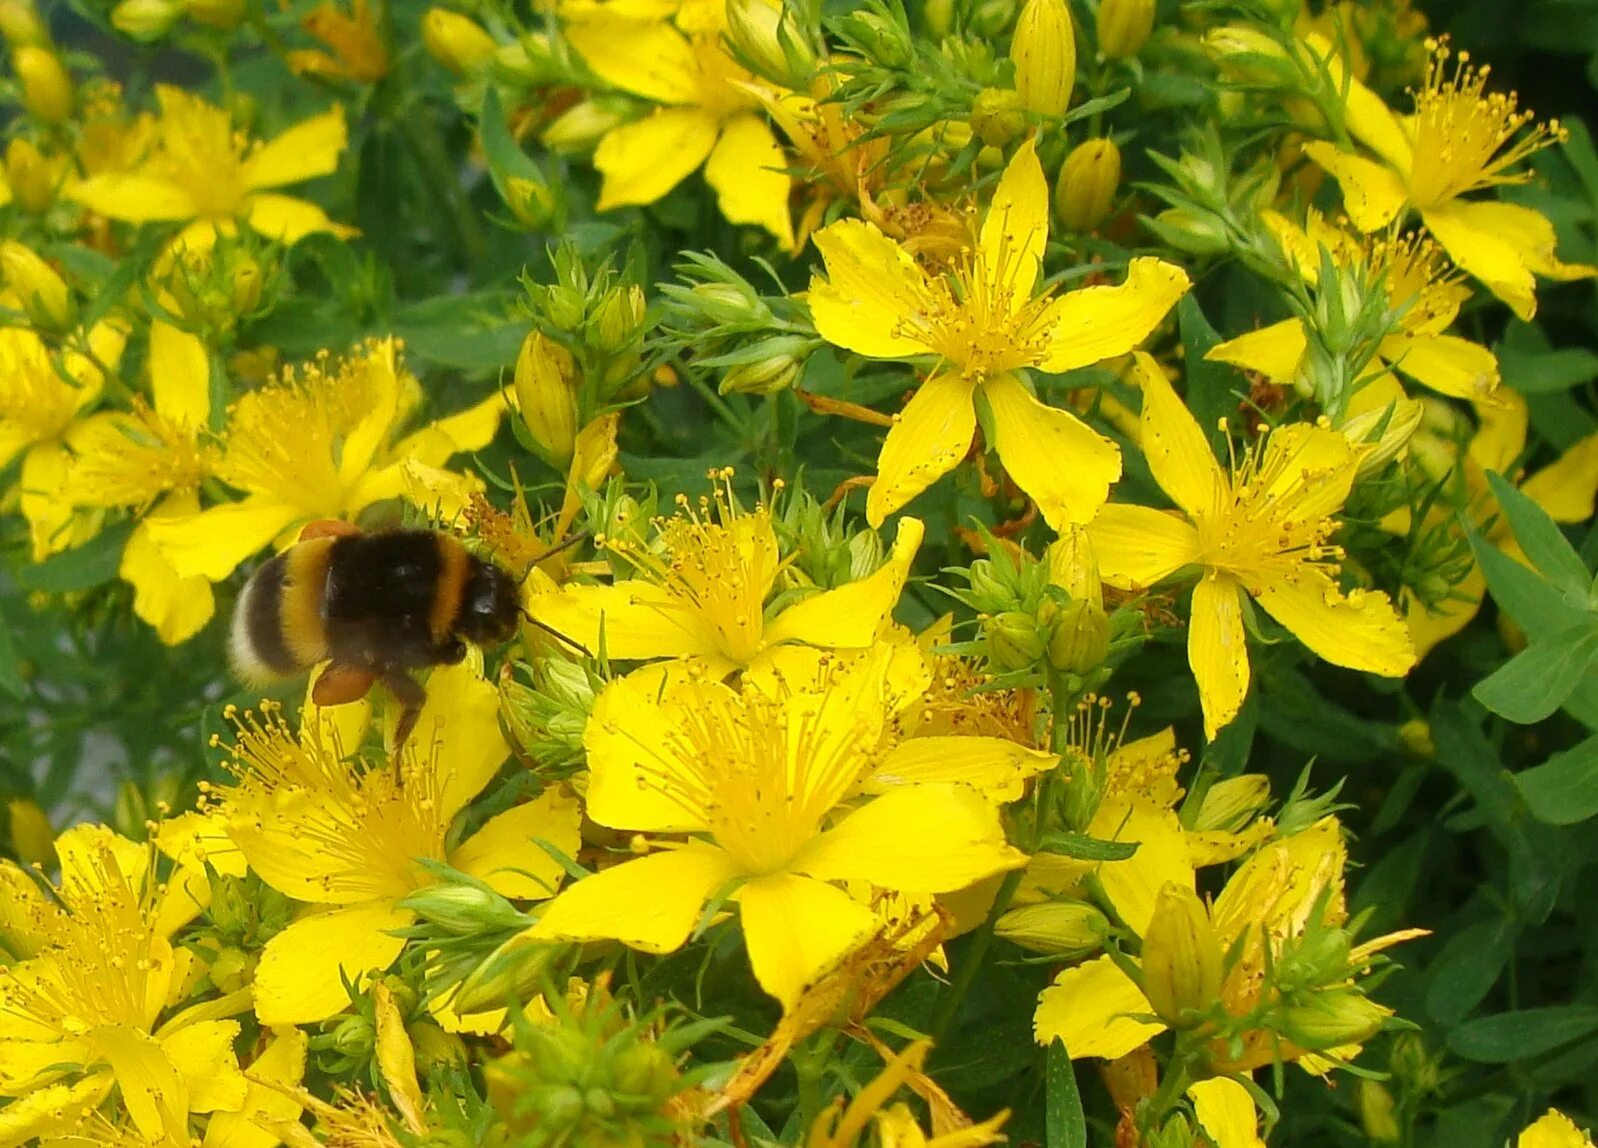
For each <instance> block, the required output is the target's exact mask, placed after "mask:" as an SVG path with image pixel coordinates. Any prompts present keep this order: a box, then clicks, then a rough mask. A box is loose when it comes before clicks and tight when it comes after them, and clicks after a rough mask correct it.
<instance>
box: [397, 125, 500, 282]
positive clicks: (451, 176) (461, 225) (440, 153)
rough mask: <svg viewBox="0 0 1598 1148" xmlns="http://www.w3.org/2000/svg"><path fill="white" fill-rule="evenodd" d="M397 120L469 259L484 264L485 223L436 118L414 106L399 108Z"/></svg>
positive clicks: (428, 187) (473, 263)
mask: <svg viewBox="0 0 1598 1148" xmlns="http://www.w3.org/2000/svg"><path fill="white" fill-rule="evenodd" d="M394 123H395V125H396V126H397V127H398V128H399V130H400V135H401V137H402V138H403V139H404V140H405V142H406V144H408V145H409V146H410V149H411V154H412V156H413V158H414V159H415V160H416V166H417V167H418V168H419V169H420V171H421V176H422V181H423V182H424V183H425V184H426V185H427V191H428V194H429V195H431V196H432V198H433V199H434V200H435V201H436V202H437V203H438V205H439V208H440V209H441V210H444V211H447V212H448V213H449V215H450V217H451V219H452V220H453V222H454V224H455V236H456V240H457V242H458V243H459V245H460V251H461V254H462V256H463V257H464V258H465V261H466V262H467V263H468V264H470V265H474V266H475V265H476V264H478V263H481V262H482V260H483V258H484V256H485V254H486V253H487V250H488V242H487V240H486V239H485V238H484V236H483V227H482V223H481V222H480V221H479V220H478V218H477V216H476V215H475V214H473V212H472V208H471V204H470V203H468V202H467V201H466V193H465V191H464V190H463V189H462V188H461V185H460V179H459V175H460V173H459V171H458V169H457V166H456V165H455V163H453V162H452V161H451V160H450V157H449V152H448V151H447V149H446V148H445V147H444V141H443V140H441V139H440V138H439V135H438V130H437V128H436V127H435V126H434V124H433V121H432V120H431V119H429V118H428V117H427V115H426V114H425V113H424V112H423V111H422V109H413V110H412V111H411V112H409V113H408V112H407V111H406V110H405V109H398V114H397V115H396V116H395V117H394Z"/></svg>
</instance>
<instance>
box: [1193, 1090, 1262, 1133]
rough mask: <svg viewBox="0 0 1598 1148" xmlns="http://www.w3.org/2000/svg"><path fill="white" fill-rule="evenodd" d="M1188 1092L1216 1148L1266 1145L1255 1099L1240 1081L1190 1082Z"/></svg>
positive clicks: (1195, 1112)
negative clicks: (1261, 1132) (1262, 1138)
mask: <svg viewBox="0 0 1598 1148" xmlns="http://www.w3.org/2000/svg"><path fill="white" fill-rule="evenodd" d="M1187 1094H1188V1096H1189V1097H1190V1098H1191V1099H1192V1101H1193V1115H1194V1116H1196V1117H1198V1122H1199V1125H1200V1126H1201V1127H1202V1128H1203V1129H1204V1132H1205V1135H1207V1136H1208V1137H1209V1138H1210V1139H1211V1140H1213V1141H1214V1142H1215V1148H1265V1141H1263V1140H1261V1139H1260V1134H1259V1112H1258V1110H1256V1109H1255V1107H1254V1098H1253V1097H1252V1096H1250V1095H1249V1093H1248V1089H1246V1088H1244V1087H1243V1086H1242V1085H1241V1084H1239V1083H1238V1082H1237V1081H1235V1080H1231V1079H1228V1078H1227V1077H1224V1076H1216V1077H1212V1078H1211V1079H1209V1080H1201V1081H1199V1082H1198V1083H1197V1084H1190V1085H1188V1089H1187Z"/></svg>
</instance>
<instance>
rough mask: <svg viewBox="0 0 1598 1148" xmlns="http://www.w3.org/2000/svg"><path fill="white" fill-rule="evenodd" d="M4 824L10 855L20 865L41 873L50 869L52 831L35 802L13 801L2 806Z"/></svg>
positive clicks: (20, 798) (24, 799) (48, 819)
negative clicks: (4, 814)
mask: <svg viewBox="0 0 1598 1148" xmlns="http://www.w3.org/2000/svg"><path fill="white" fill-rule="evenodd" d="M6 820H7V823H8V824H7V829H8V831H9V833H8V836H9V838H10V841H11V852H12V853H14V854H15V855H16V858H17V860H18V861H21V862H22V863H23V864H24V865H37V866H38V867H39V868H41V869H49V868H52V867H54V865H55V863H56V855H55V830H54V829H52V828H51V827H50V818H49V816H48V815H47V814H46V813H45V811H44V810H43V809H40V808H39V803H38V802H37V801H30V800H28V799H27V798H25V797H13V798H12V799H11V800H10V801H8V802H6Z"/></svg>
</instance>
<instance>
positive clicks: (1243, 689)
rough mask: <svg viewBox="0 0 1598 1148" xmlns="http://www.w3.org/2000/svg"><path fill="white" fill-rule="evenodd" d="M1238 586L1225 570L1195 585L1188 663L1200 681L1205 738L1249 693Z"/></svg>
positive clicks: (1211, 737)
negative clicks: (1223, 572)
mask: <svg viewBox="0 0 1598 1148" xmlns="http://www.w3.org/2000/svg"><path fill="white" fill-rule="evenodd" d="M1241 595H1242V587H1240V586H1239V585H1238V584H1237V580H1236V579H1234V578H1231V577H1229V576H1227V575H1225V574H1214V573H1212V574H1206V575H1205V576H1204V577H1203V578H1201V579H1199V582H1198V584H1197V585H1196V586H1194V587H1193V619H1192V622H1191V623H1190V624H1189V626H1188V633H1187V664H1188V665H1189V666H1190V667H1191V668H1192V670H1193V679H1194V681H1196V682H1197V683H1198V691H1199V705H1200V707H1201V708H1202V709H1203V710H1204V737H1205V739H1206V740H1208V741H1214V740H1215V735H1216V734H1217V733H1218V732H1220V729H1221V727H1222V726H1224V725H1229V724H1230V723H1231V721H1232V719H1233V718H1235V717H1236V716H1237V712H1238V711H1239V710H1240V709H1242V708H1243V699H1244V698H1246V697H1247V696H1248V681H1249V670H1248V642H1247V639H1246V638H1245V636H1244V633H1243V602H1242V597H1241Z"/></svg>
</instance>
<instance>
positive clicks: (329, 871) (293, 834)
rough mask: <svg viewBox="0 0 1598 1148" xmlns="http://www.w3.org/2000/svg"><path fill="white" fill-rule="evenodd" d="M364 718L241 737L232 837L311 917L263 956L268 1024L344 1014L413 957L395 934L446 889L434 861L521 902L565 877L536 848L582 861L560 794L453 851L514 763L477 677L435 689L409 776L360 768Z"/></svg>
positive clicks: (247, 731)
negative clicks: (353, 754) (404, 958)
mask: <svg viewBox="0 0 1598 1148" xmlns="http://www.w3.org/2000/svg"><path fill="white" fill-rule="evenodd" d="M364 710H365V707H364V706H345V707H340V711H341V712H339V713H338V714H337V715H336V716H335V715H333V714H331V713H328V712H326V711H315V710H314V709H313V710H312V711H311V713H310V714H309V715H307V716H306V717H305V718H304V719H303V720H302V721H301V729H300V730H299V732H298V733H296V732H295V731H293V730H291V729H289V728H288V725H287V723H286V722H285V721H283V719H282V718H281V717H280V716H275V715H270V714H269V715H268V716H267V717H266V718H265V720H264V721H257V722H255V723H254V724H251V725H247V726H243V727H241V730H240V737H239V742H238V744H237V746H236V747H235V756H236V758H237V768H238V770H239V782H238V785H237V786H236V787H235V788H233V789H231V790H223V791H221V793H220V795H219V799H220V801H221V810H222V817H225V820H226V825H227V833H228V836H229V837H230V838H231V839H232V842H233V844H234V845H235V846H236V847H237V850H238V853H239V854H242V855H243V860H244V861H245V862H246V863H247V864H248V866H249V868H250V869H251V870H252V871H254V872H255V873H257V874H259V875H260V877H261V879H262V880H263V881H265V882H266V883H267V884H269V885H271V886H272V887H273V888H274V889H277V890H278V891H279V892H281V893H283V894H285V895H287V896H289V897H293V898H294V899H295V900H298V901H303V902H305V903H306V905H307V910H306V912H305V913H304V914H303V915H302V916H301V917H300V918H299V919H298V920H296V921H295V922H294V923H293V924H292V925H290V926H289V927H288V928H286V929H284V930H283V931H282V932H280V933H278V934H277V935H276V936H274V937H273V938H272V939H271V940H270V941H268V942H267V945H266V950H265V951H264V952H263V953H262V954H261V963H260V965H259V967H258V968H257V969H256V971H255V978H254V989H255V1012H256V1016H258V1017H259V1018H260V1020H261V1022H262V1023H263V1024H269V1025H271V1024H305V1023H308V1022H311V1021H318V1020H322V1019H323V1018H325V1017H329V1016H332V1015H333V1014H335V1013H337V1012H339V1011H341V1010H342V1009H343V1008H344V1007H345V1006H346V1005H348V1004H349V994H348V992H347V991H346V990H345V983H346V982H347V981H350V982H353V981H357V980H359V979H360V978H363V977H364V976H366V975H367V974H368V973H371V972H374V971H376V972H381V971H382V970H384V969H386V968H387V967H388V966H389V965H390V964H392V963H393V962H394V960H395V958H397V957H398V956H399V954H400V950H401V949H403V948H404V947H405V941H404V938H403V937H399V936H395V935H394V933H395V931H396V930H401V929H404V928H406V927H407V926H409V925H411V924H412V923H414V922H415V920H416V916H415V914H414V913H412V912H411V911H410V910H409V909H405V908H402V907H400V905H399V902H400V901H401V900H403V899H404V898H405V897H407V896H408V895H410V894H411V893H414V892H417V891H418V890H420V889H424V888H426V887H427V886H429V885H431V884H434V883H435V882H436V880H437V879H436V878H435V877H434V876H433V875H432V874H430V873H428V871H427V870H425V869H423V868H422V867H421V866H420V865H418V864H417V860H418V859H419V858H422V859H430V860H435V861H447V862H448V863H449V864H450V865H451V866H452V867H454V868H456V869H459V870H460V871H461V872H463V873H468V874H471V875H473V876H476V877H478V878H480V879H481V880H483V881H485V882H487V883H488V884H489V885H490V886H492V887H493V888H494V889H496V890H497V891H498V892H500V893H502V894H504V895H505V896H507V897H525V898H542V897H547V896H549V895H550V894H551V893H552V892H553V891H554V890H555V888H556V886H557V885H559V883H560V880H561V878H562V876H563V875H564V870H562V868H561V867H560V865H559V864H557V863H556V862H555V861H554V859H553V858H552V857H551V856H550V854H549V853H547V852H546V851H545V850H544V849H542V848H540V847H539V845H538V844H536V841H537V840H544V841H547V842H549V843H550V844H551V845H553V846H555V847H556V848H558V849H560V850H561V851H563V852H565V853H566V854H567V855H568V856H570V855H573V854H575V853H576V851H577V826H578V820H579V813H578V809H577V803H576V801H575V800H573V799H571V798H569V797H566V796H564V795H563V794H561V793H560V791H558V790H548V791H546V792H545V793H544V794H543V795H542V796H541V797H539V798H538V799H537V800H536V801H533V802H530V803H528V804H525V805H518V806H516V807H514V808H512V809H509V810H506V811H505V812H503V813H499V814H496V815H495V816H494V817H491V818H489V820H488V821H487V822H485V823H484V824H483V826H482V827H481V828H480V829H478V830H477V832H476V833H474V834H472V835H471V836H470V837H468V838H466V840H464V841H462V842H460V843H459V844H458V845H453V846H449V844H448V843H449V839H450V838H449V835H450V827H451V824H452V823H453V822H454V820H455V816H456V814H458V813H459V812H460V811H461V810H462V809H464V808H465V807H466V805H467V803H469V802H470V801H471V800H472V799H473V798H474V797H476V796H477V795H478V794H479V793H480V792H482V790H483V787H484V786H486V785H487V784H488V783H489V781H491V780H492V779H493V777H494V774H495V772H496V771H498V769H499V767H500V765H501V764H502V763H503V762H504V760H505V756H506V754H507V753H508V752H509V750H508V749H507V747H506V745H505V741H504V737H503V736H502V735H501V733H500V729H499V695H498V692H497V691H496V690H495V689H494V687H493V686H492V685H490V684H489V683H488V682H486V681H484V680H483V678H482V677H481V676H480V673H479V671H478V670H477V669H475V668H474V667H472V666H471V665H470V664H469V663H462V664H461V665H458V666H448V667H444V668H442V669H440V670H438V671H436V672H435V673H434V674H433V676H432V677H431V678H430V679H429V682H428V700H427V705H426V706H425V707H424V708H423V710H422V714H421V717H420V718H419V719H418V721H417V726H416V731H415V733H414V735H413V737H412V739H411V742H410V744H411V745H413V746H415V747H416V749H415V751H414V752H412V751H408V752H407V753H406V755H405V757H404V758H403V759H402V760H400V761H398V762H390V763H387V764H385V765H383V766H379V767H374V768H368V769H365V770H362V769H361V768H359V767H358V766H357V765H355V764H353V763H351V762H349V761H347V760H345V755H346V753H347V752H349V751H351V750H353V749H354V748H355V746H356V744H358V742H359V739H360V736H361V724H362V721H361V716H362V715H363V714H364ZM215 820H216V815H215V814H213V815H212V818H211V821H212V824H213V825H214V821H215ZM197 828H198V830H199V831H200V832H205V831H206V828H207V827H206V825H205V823H204V822H200V823H199V824H198V825H197ZM210 852H211V856H212V860H213V863H217V862H220V863H221V864H222V865H223V866H226V865H228V864H229V859H228V857H227V855H226V854H225V853H222V852H219V851H216V850H211V851H210ZM236 860H237V858H236V855H235V857H234V859H233V863H234V864H236Z"/></svg>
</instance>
